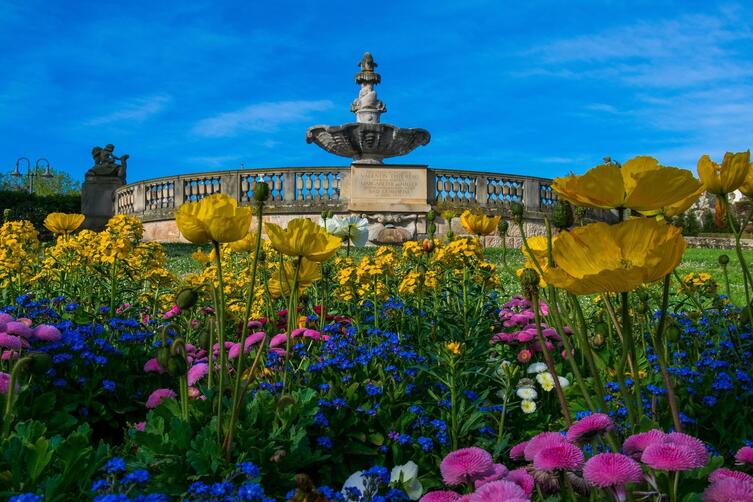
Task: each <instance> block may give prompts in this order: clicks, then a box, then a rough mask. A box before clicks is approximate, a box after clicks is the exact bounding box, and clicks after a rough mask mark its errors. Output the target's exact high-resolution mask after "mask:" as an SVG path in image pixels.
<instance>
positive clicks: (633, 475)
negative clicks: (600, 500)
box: [583, 453, 643, 488]
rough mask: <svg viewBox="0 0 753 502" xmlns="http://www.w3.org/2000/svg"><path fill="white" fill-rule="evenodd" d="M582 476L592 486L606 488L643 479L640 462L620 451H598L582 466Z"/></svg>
mask: <svg viewBox="0 0 753 502" xmlns="http://www.w3.org/2000/svg"><path fill="white" fill-rule="evenodd" d="M583 477H584V478H585V479H586V481H588V482H589V483H591V484H592V485H594V486H598V487H600V488H607V487H612V486H624V485H626V484H627V483H639V482H640V481H641V480H643V470H641V466H640V464H638V462H636V461H635V460H633V459H632V458H630V457H628V456H627V455H622V454H620V453H599V454H598V455H594V456H593V457H591V458H590V459H588V462H586V465H584V466H583Z"/></svg>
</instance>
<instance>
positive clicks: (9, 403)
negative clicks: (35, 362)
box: [2, 356, 31, 439]
mask: <svg viewBox="0 0 753 502" xmlns="http://www.w3.org/2000/svg"><path fill="white" fill-rule="evenodd" d="M30 362H31V357H30V356H26V357H22V358H21V359H19V360H18V361H16V364H14V365H13V369H12V370H11V371H10V377H9V378H8V392H7V393H6V394H5V412H4V413H3V434H2V438H3V439H5V438H6V437H7V436H8V433H9V432H10V425H11V422H12V421H13V405H14V404H15V400H16V381H17V380H18V373H19V372H20V371H22V370H23V369H24V367H26V365H27V364H29V363H30Z"/></svg>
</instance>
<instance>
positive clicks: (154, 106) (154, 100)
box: [84, 94, 172, 126]
mask: <svg viewBox="0 0 753 502" xmlns="http://www.w3.org/2000/svg"><path fill="white" fill-rule="evenodd" d="M171 100H172V98H171V97H170V96H168V95H162V94H160V95H155V96H148V97H143V98H135V99H131V100H130V101H127V102H125V103H123V104H121V105H120V106H119V107H118V108H117V109H116V110H115V111H113V112H110V113H107V114H104V115H100V116H98V117H94V118H92V119H89V120H87V121H86V122H85V124H84V125H87V126H98V125H105V124H113V123H117V122H143V121H145V120H146V119H148V118H150V117H152V116H153V115H156V114H158V113H160V112H161V111H162V110H164V109H165V106H166V105H167V104H168V103H170V101H171Z"/></svg>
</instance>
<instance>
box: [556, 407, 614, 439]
mask: <svg viewBox="0 0 753 502" xmlns="http://www.w3.org/2000/svg"><path fill="white" fill-rule="evenodd" d="M613 427H614V422H612V419H611V418H609V415H606V414H604V413H594V414H593V415H588V416H586V417H583V418H581V419H580V420H578V421H577V422H575V423H574V424H573V425H571V426H570V429H568V431H567V439H568V441H571V442H573V443H586V442H588V441H590V440H591V439H593V438H594V436H596V435H598V434H601V433H603V432H606V431H608V430H610V429H612V428H613Z"/></svg>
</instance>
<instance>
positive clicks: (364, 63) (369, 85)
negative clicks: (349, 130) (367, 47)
mask: <svg viewBox="0 0 753 502" xmlns="http://www.w3.org/2000/svg"><path fill="white" fill-rule="evenodd" d="M358 66H359V67H360V68H361V71H359V72H358V73H356V83H357V84H358V85H360V86H361V90H360V91H359V92H358V97H357V98H356V99H355V101H353V104H351V105H350V111H351V112H353V113H355V114H356V122H360V123H366V124H378V123H379V117H380V115H382V113H384V112H386V111H387V107H386V106H384V103H382V102H381V101H379V98H377V93H376V91H375V90H374V86H375V85H376V84H378V83H380V82H381V81H382V77H381V76H380V75H379V74H378V73H377V72H375V71H374V68H376V67H377V66H378V65H377V64H376V62H375V61H374V58H373V57H372V56H371V53H370V52H366V53H364V55H363V57H362V58H361V62H360V63H358Z"/></svg>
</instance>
